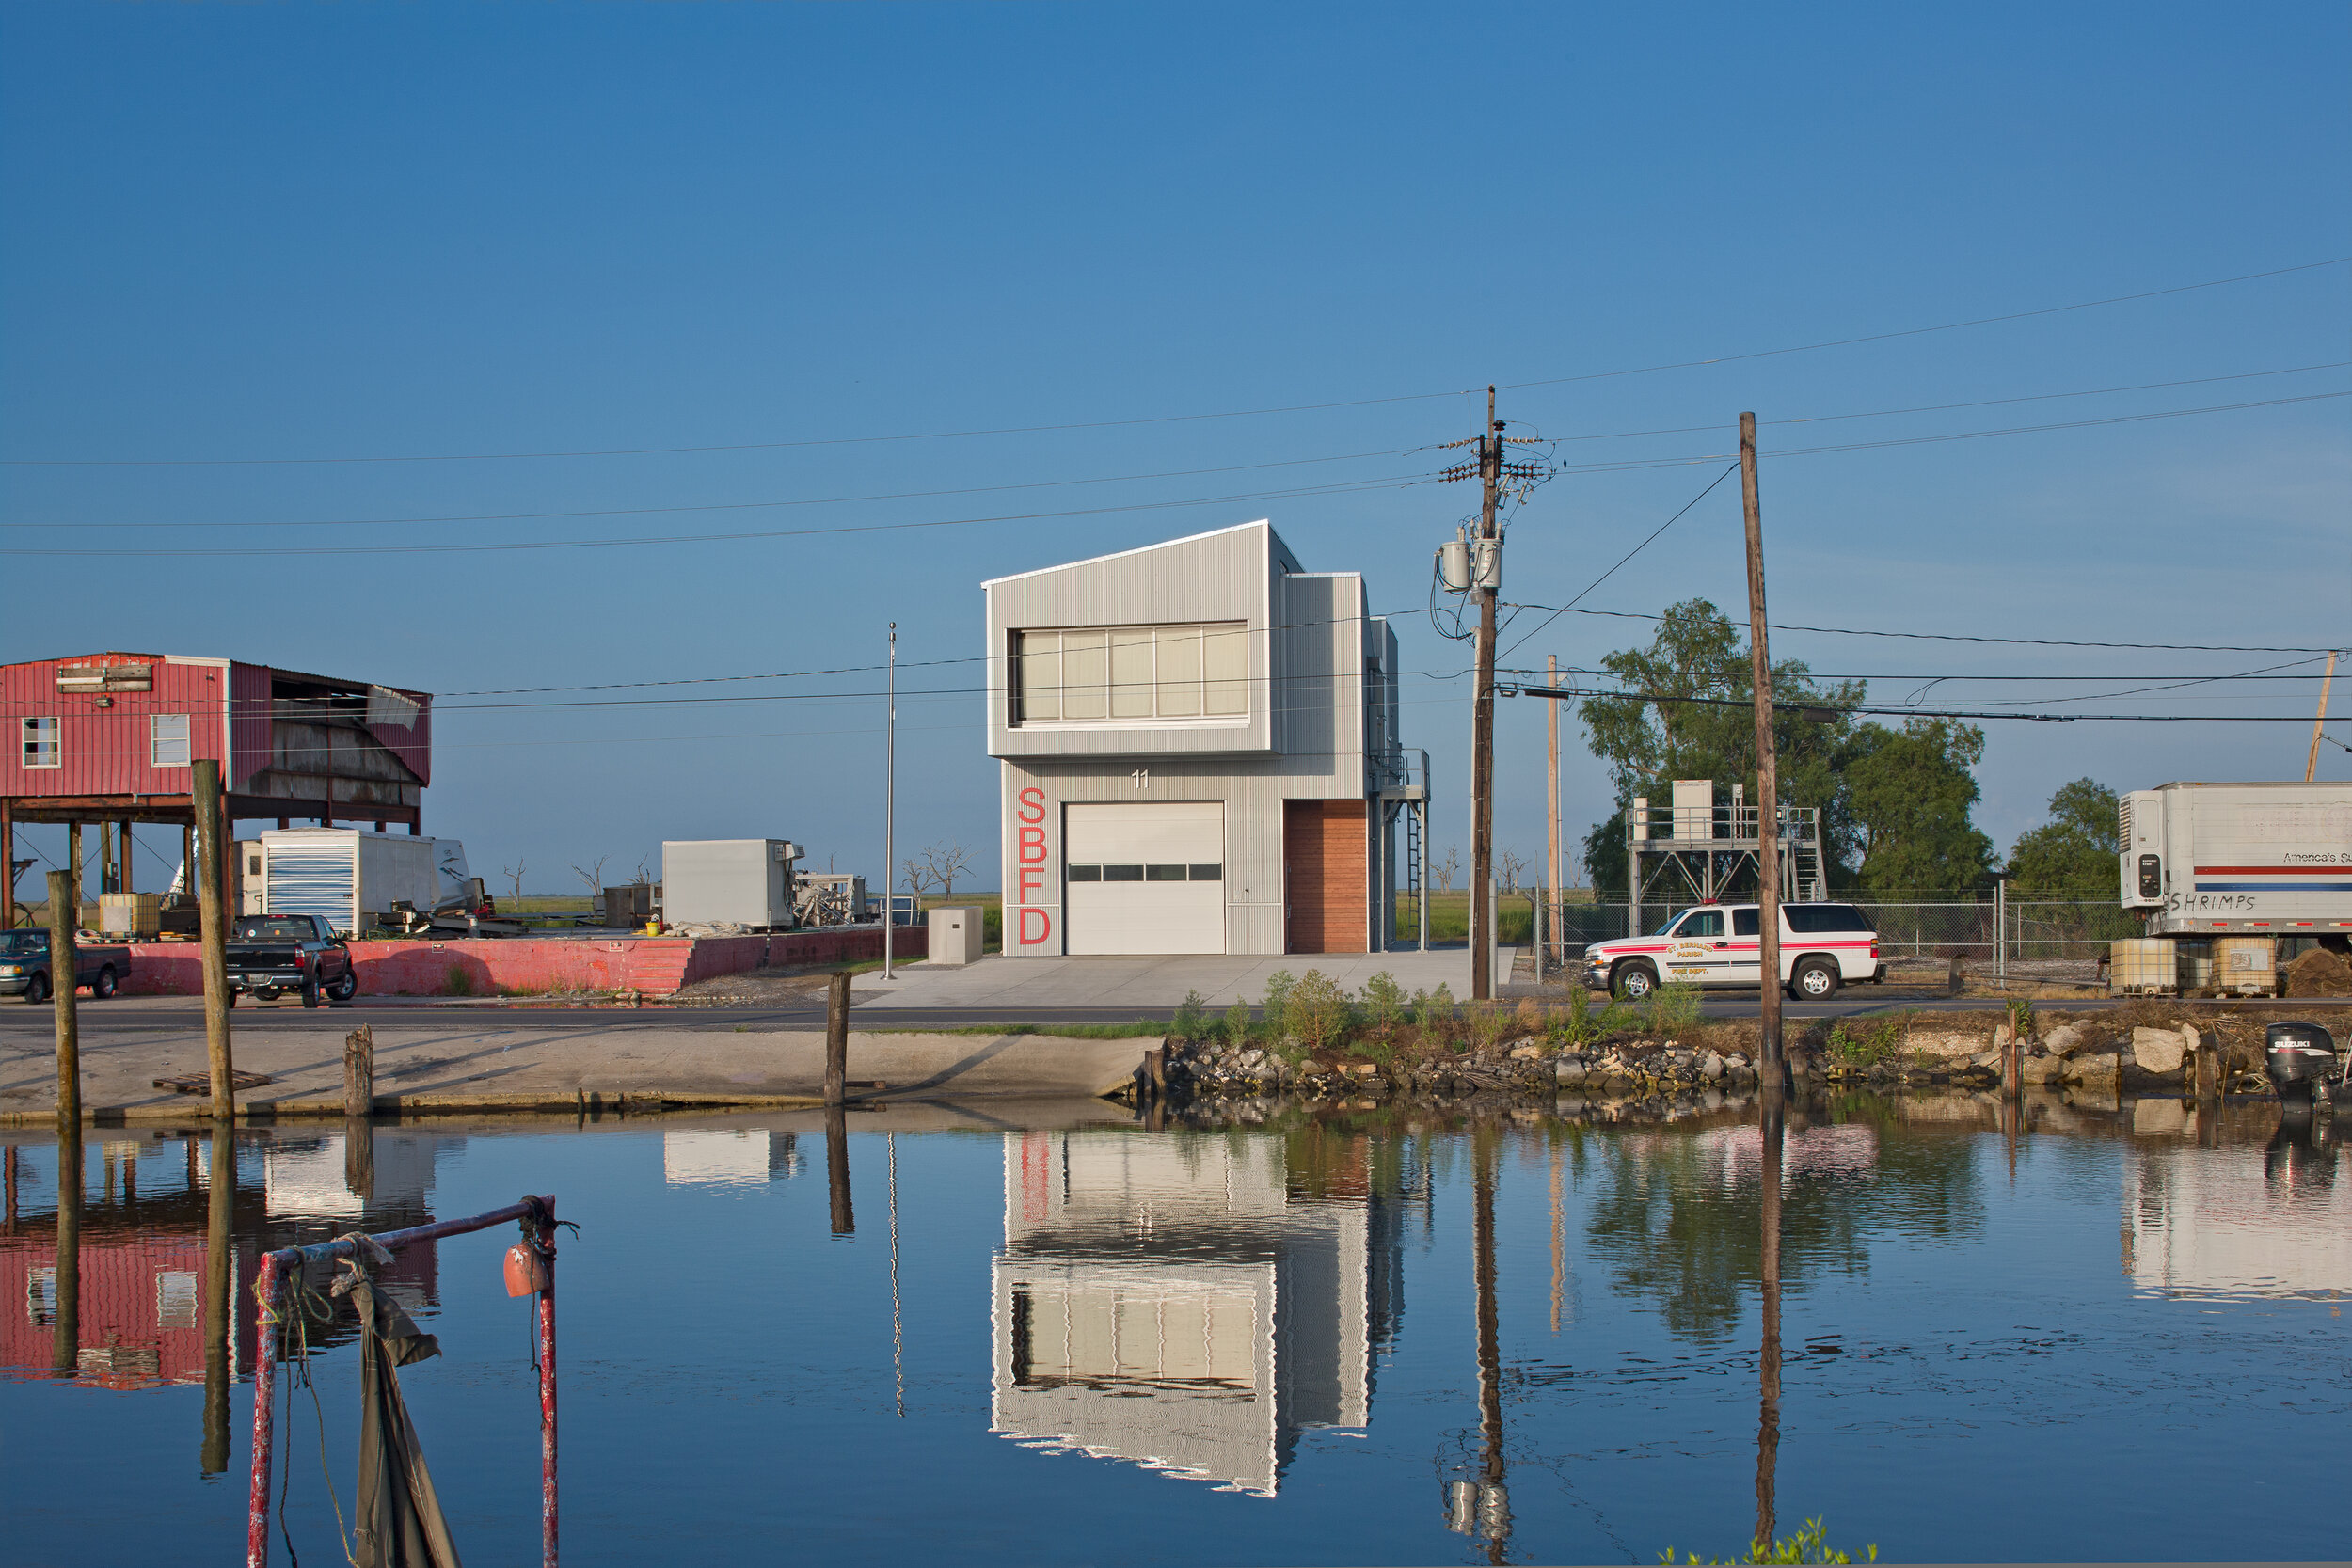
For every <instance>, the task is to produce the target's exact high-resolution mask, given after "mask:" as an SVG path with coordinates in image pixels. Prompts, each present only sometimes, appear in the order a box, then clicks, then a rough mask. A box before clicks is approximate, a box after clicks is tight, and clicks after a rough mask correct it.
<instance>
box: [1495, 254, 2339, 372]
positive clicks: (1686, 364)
mask: <svg viewBox="0 0 2352 1568" xmlns="http://www.w3.org/2000/svg"><path fill="white" fill-rule="evenodd" d="M2346 261H2352V256H2337V257H2333V258H2331V259H2329V260H2328V261H2305V262H2302V263H2300V264H2298V265H2296V266H2292V267H2275V268H2273V269H2271V270H2270V271H2268V272H2249V273H2243V274H2241V275H2239V276H2238V277H2217V278H2213V279H2211V280H2209V281H2207V282H2203V283H2183V284H2179V285H2177V286H2175V287H2173V288H2169V289H2150V290H2147V291H2146V292H2144V293H2136V294H2116V295H2113V296H2112V297H2110V298H2107V299H2087V300H2084V301H2082V302H2081V303H2079V304H2075V305H2051V306H2045V307H2043V308H2042V309H2038V310H2016V311H2011V312H2010V313H2009V314H2007V315H2001V316H1978V317H1976V318H1974V319H1973V320H1970V321H1960V322H1947V323H1945V324H1943V325H1940V326H1910V327H1904V328H1902V329H1901V330H1899V331H1896V332H1872V333H1868V334H1867V335H1865V336H1863V337H1859V338H1837V339H1833V340H1831V341H1827V342H1820V343H1801V344H1798V345H1797V346H1796V347H1794V348H1768V349H1758V350H1756V351H1755V352H1754V353H1750V354H1725V355H1719V356H1715V357H1714V358H1711V359H1684V360H1680V361H1678V362H1677V363H1675V364H1670V365H1642V366H1638V367H1636V368H1634V369H1632V370H1626V371H1595V372H1591V373H1589V374H1585V375H1562V376H1553V377H1552V378H1550V379H1549V380H1546V381H1517V382H1510V383H1507V384H1505V385H1504V387H1503V388H1502V389H1503V390H1505V391H1518V390H1521V389H1523V388H1530V387H1565V386H1568V385H1571V384H1573V383H1576V382H1580V381H1608V380H1613V379H1614V378H1616V377H1619V376H1628V375H1649V374H1653V373H1655V372H1659V371H1688V370H1698V369H1702V368H1704V367H1706V366H1708V365H1732V364H1738V363H1740V362H1741V361H1743V360H1748V359H1771V358H1775V357H1777V356H1782V355H1788V354H1811V353H1813V352H1814V351H1815V350H1817V349H1825V348H1851V347H1852V346H1853V345H1855V344H1857V343H1883V342H1886V341H1890V340H1892V339H1896V338H1917V337H1922V336H1924V335H1926V334H1928V333H1931V332H1957V331H1960V330H1961V329H1962V328H1963V327H1970V326H1991V325H1995V324H1996V323H2000V322H2016V321H2030V320H2032V319H2033V318H2034V317H2036V316H2056V315H2062V314H2064V313H2065V312H2066V311H2069V310H2090V309H2098V308H2099V307H2101V306H2106V305H2128V304H2131V303H2132V302H2134V301H2135V300H2142V299H2161V298H2163V297H2164V296H2165V295H2167V294H2185V293H2194V292H2195V291H2197V290H2199V289H2218V288H2221V287H2223V286H2224V285H2227V284H2231V283H2250V282H2253V281H2255V280H2257V279H2259V278H2265V277H2285V276H2286V275H2288V274H2289V273H2296V272H2312V271H2314V270H2316V269H2318V268H2320V267H2336V266H2342V265H2343V264H2344V262H2346ZM1454 395H1456V396H1459V395H1460V394H1458V393H1457V394H1454Z"/></svg>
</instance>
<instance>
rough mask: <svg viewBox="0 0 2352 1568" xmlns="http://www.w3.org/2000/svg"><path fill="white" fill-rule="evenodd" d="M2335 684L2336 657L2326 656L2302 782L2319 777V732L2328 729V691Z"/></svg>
mask: <svg viewBox="0 0 2352 1568" xmlns="http://www.w3.org/2000/svg"><path fill="white" fill-rule="evenodd" d="M2335 684H2336V656H2335V655H2334V654H2329V655H2328V673H2326V674H2324V675H2322V676H2320V677H2319V717H2318V718H2316V719H2314V720H2312V754H2311V756H2310V757H2309V758H2308V759H2307V760H2306V761H2305V762H2304V764H2303V782H2304V783H2305V784H2309V783H2311V782H2312V780H2313V779H2315V778H2317V777H2319V732H2320V731H2321V730H2323V729H2326V728H2327V727H2328V688H2329V687H2331V686H2333V685H2335Z"/></svg>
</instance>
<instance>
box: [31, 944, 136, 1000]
mask: <svg viewBox="0 0 2352 1568" xmlns="http://www.w3.org/2000/svg"><path fill="white" fill-rule="evenodd" d="M130 973H131V950H130V949H129V948H128V947H119V946H115V945H113V944H110V943H96V942H93V943H91V944H90V945H88V946H84V945H83V944H81V943H80V942H76V943H74V945H73V983H74V984H75V985H76V986H87V987H89V993H90V994H91V995H92V996H94V997H96V998H98V1000H100V1001H101V1002H103V1001H104V1000H105V999H106V998H108V997H110V996H112V995H113V994H114V993H115V987H116V986H118V985H119V984H120V983H121V981H122V980H123V978H124V977H125V976H126V975H128V974H130ZM55 993H56V980H55V979H54V978H52V977H51V975H50V972H49V933H48V932H47V931H42V930H22V929H20V930H14V931H0V996H22V997H23V998H24V1000H25V1001H27V1002H34V1003H39V1002H46V1001H48V1000H49V998H50V997H51V996H52V995H54V994H55Z"/></svg>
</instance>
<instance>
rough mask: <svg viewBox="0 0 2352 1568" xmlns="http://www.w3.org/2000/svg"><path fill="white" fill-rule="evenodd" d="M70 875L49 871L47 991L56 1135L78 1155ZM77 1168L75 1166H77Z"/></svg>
mask: <svg viewBox="0 0 2352 1568" xmlns="http://www.w3.org/2000/svg"><path fill="white" fill-rule="evenodd" d="M74 912H75V911H74V906H73V878H72V875H71V874H69V873H67V872H63V871H52V872H51V873H49V994H50V999H51V1001H52V1002H53V1003H54V1004H55V1006H56V1022H57V1138H58V1141H59V1142H60V1143H62V1142H63V1141H64V1140H65V1139H67V1138H69V1137H71V1138H72V1139H73V1141H74V1157H75V1159H76V1160H77V1161H78V1160H79V1159H80V1157H81V1139H82V1038H81V1032H80V1028H79V1022H78V1018H77V1015H76V1013H75V1010H74V1006H73V977H74V975H75V974H76V973H78V971H79V968H80V958H79V956H78V955H77V954H76V953H75V952H74V950H73V916H74ZM76 1168H77V1169H78V1168H79V1167H78V1165H77V1167H76Z"/></svg>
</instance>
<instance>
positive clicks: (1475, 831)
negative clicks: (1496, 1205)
mask: <svg viewBox="0 0 2352 1568" xmlns="http://www.w3.org/2000/svg"><path fill="white" fill-rule="evenodd" d="M1478 481H1479V488H1480V490H1481V491H1482V492H1483V493H1484V494H1483V496H1482V499H1481V500H1480V503H1479V511H1478V544H1477V546H1475V547H1474V548H1473V549H1472V550H1471V551H1470V592H1471V593H1473V594H1476V595H1478V686H1477V690H1476V692H1475V693H1474V695H1473V696H1472V698H1471V706H1470V996H1471V998H1472V1000H1474V1001H1479V1002H1491V1001H1492V1000H1494V994H1495V974H1494V918H1495V900H1494V874H1495V588H1494V587H1493V586H1490V585H1489V584H1490V583H1499V582H1500V581H1501V579H1502V569H1501V563H1500V561H1499V560H1498V557H1499V554H1500V550H1501V546H1500V544H1499V543H1498V541H1497V539H1496V534H1495V513H1496V510H1497V507H1498V503H1499V502H1500V501H1501V499H1502V424H1501V423H1500V422H1498V421H1497V420H1496V419H1495V389H1494V388H1492V387H1489V388H1486V429H1485V430H1483V431H1481V432H1480V433H1479V436H1478Z"/></svg>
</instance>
